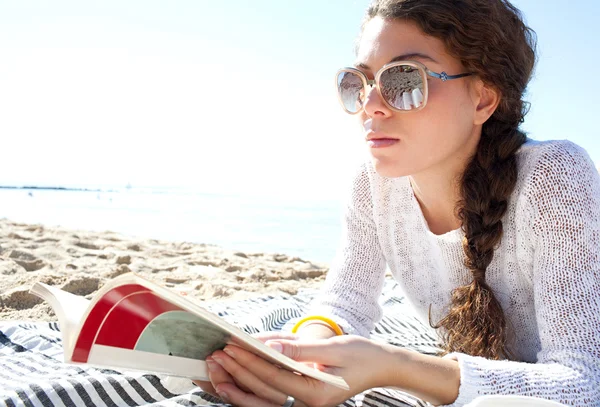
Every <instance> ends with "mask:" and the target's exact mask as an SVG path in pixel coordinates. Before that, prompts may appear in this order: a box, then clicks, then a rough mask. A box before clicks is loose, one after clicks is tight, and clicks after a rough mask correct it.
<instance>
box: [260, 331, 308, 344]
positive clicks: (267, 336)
mask: <svg viewBox="0 0 600 407" xmlns="http://www.w3.org/2000/svg"><path fill="white" fill-rule="evenodd" d="M252 337H254V338H256V339H258V340H259V341H261V342H263V343H264V342H266V341H270V340H274V339H287V340H291V341H293V340H297V339H298V335H296V334H292V333H288V332H259V333H257V334H254V335H252Z"/></svg>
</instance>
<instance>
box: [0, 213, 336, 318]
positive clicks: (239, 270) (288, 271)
mask: <svg viewBox="0 0 600 407" xmlns="http://www.w3.org/2000/svg"><path fill="white" fill-rule="evenodd" d="M327 270H328V266H327V265H326V264H323V263H316V262H311V261H309V260H306V259H300V258H298V257H292V256H287V255H285V254H277V253H242V252H236V251H233V250H227V249H225V248H221V247H218V246H214V245H210V244H198V243H189V242H169V241H160V240H155V239H145V238H139V237H131V236H125V235H122V234H119V233H114V232H110V231H106V232H92V231H83V230H69V229H64V228H61V227H47V226H43V225H30V224H23V223H17V222H13V221H10V220H7V219H0V320H31V321H33V320H37V321H40V320H45V321H52V320H56V317H55V315H54V313H53V311H52V309H51V308H50V306H49V305H47V304H46V303H44V302H42V300H40V299H39V298H37V297H36V296H33V295H31V294H29V292H28V291H29V288H30V287H31V286H32V285H33V283H34V282H36V281H41V282H44V283H46V284H51V285H56V286H58V287H59V288H61V289H63V290H66V291H69V292H71V293H74V294H78V295H82V296H85V297H86V298H90V297H91V296H92V295H93V293H94V292H96V291H97V290H98V289H99V288H100V287H102V285H103V284H104V283H105V282H106V281H107V280H109V279H111V278H114V277H116V276H118V275H120V274H123V273H127V272H135V273H138V274H139V275H141V276H143V277H145V278H148V279H150V280H152V281H155V282H158V283H160V284H163V285H165V286H167V287H170V288H171V289H173V290H175V291H177V292H180V293H182V294H184V295H186V296H188V298H194V299H197V300H198V301H207V300H209V301H214V300H219V301H230V300H240V299H244V298H250V297H252V296H259V295H263V294H278V293H287V294H296V293H297V292H298V291H299V290H301V289H303V288H318V287H319V286H321V284H322V283H323V281H324V278H325V274H326V272H327Z"/></svg>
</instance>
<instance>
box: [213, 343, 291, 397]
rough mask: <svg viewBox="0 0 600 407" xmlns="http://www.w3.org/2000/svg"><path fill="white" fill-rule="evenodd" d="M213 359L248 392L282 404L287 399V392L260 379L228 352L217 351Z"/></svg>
mask: <svg viewBox="0 0 600 407" xmlns="http://www.w3.org/2000/svg"><path fill="white" fill-rule="evenodd" d="M226 349H227V348H226ZM213 359H214V360H215V361H216V362H217V363H219V364H220V365H221V366H222V367H223V369H225V370H226V371H227V372H228V373H229V374H230V375H231V376H232V377H233V378H235V381H236V383H239V384H240V385H241V386H244V388H246V389H248V393H253V394H255V395H256V396H258V397H259V398H261V399H265V400H269V401H271V402H273V403H275V404H279V405H282V404H283V403H285V401H286V400H287V395H286V394H284V393H282V392H280V391H279V390H276V389H275V388H273V387H271V386H270V385H269V384H267V382H265V381H262V380H260V379H259V378H258V377H256V375H254V374H253V373H251V372H250V371H249V370H248V369H246V368H245V367H244V366H241V365H240V364H239V363H237V362H236V361H235V360H234V359H233V358H231V357H230V356H229V355H228V354H227V353H226V352H221V351H218V352H215V353H214V354H213ZM236 387H237V386H236ZM242 392H243V391H242Z"/></svg>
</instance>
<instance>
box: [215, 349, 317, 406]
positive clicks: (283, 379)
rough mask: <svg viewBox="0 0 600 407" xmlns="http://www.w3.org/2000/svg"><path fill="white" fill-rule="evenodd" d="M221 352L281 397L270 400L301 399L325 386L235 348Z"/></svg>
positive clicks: (236, 375)
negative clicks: (290, 397) (288, 396)
mask: <svg viewBox="0 0 600 407" xmlns="http://www.w3.org/2000/svg"><path fill="white" fill-rule="evenodd" d="M223 351H224V352H226V353H227V354H228V355H230V356H231V357H230V359H231V360H234V359H235V362H236V365H238V366H239V368H240V369H244V370H246V371H247V372H248V373H249V374H250V375H252V377H255V378H257V379H258V380H259V381H260V382H261V383H268V384H269V387H270V388H272V389H275V390H276V391H277V392H278V393H279V394H280V395H281V398H280V399H273V398H270V400H277V401H280V400H282V401H283V402H285V400H286V399H287V397H286V395H291V396H294V397H296V398H303V397H302V396H306V395H307V394H313V393H314V392H315V391H320V390H322V389H321V387H323V386H326V385H325V383H323V382H321V381H319V380H316V379H313V378H310V377H308V376H302V375H299V374H296V373H293V372H290V371H288V370H285V369H282V368H280V367H278V366H276V365H274V364H272V363H270V362H267V361H266V360H264V359H262V358H260V357H258V356H256V355H254V354H253V353H251V352H248V351H246V350H244V349H242V348H239V347H237V346H226V347H225V349H223ZM225 369H226V370H227V371H228V372H229V373H231V374H232V375H233V376H234V377H238V374H237V373H234V372H232V371H230V370H229V367H227V366H225ZM281 404H283V403H281Z"/></svg>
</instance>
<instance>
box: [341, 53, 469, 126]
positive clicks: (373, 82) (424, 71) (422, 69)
mask: <svg viewBox="0 0 600 407" xmlns="http://www.w3.org/2000/svg"><path fill="white" fill-rule="evenodd" d="M407 65H408V66H410V67H413V68H416V69H417V70H418V71H419V74H420V75H421V78H422V79H423V103H421V105H420V106H419V107H416V108H414V109H410V110H403V109H397V108H395V107H394V106H392V105H391V104H390V103H388V101H387V100H386V99H385V98H384V97H383V94H382V93H381V86H380V82H379V81H380V78H381V75H382V74H383V73H384V72H385V71H387V70H388V69H390V68H394V67H396V66H407ZM342 72H351V73H354V74H356V75H358V77H359V78H360V79H361V81H362V83H363V89H364V90H365V99H366V95H367V87H368V86H371V87H373V86H375V87H376V88H377V92H378V93H379V97H380V98H381V100H383V103H385V105H386V106H387V107H388V108H390V109H391V110H392V111H394V112H398V113H411V112H418V111H419V110H421V109H423V108H424V107H425V105H426V104H427V99H428V96H429V86H428V82H427V76H431V77H433V78H438V79H441V80H442V82H446V81H448V80H452V79H459V78H464V77H465V76H470V75H473V74H472V73H470V72H468V73H461V74H458V75H448V74H447V73H446V72H444V71H442V72H440V73H437V72H433V71H431V70H429V69H428V68H427V67H426V66H425V65H423V64H422V63H420V62H418V61H397V62H391V63H389V64H385V65H384V66H383V67H381V69H380V70H379V71H377V73H376V74H375V79H367V75H365V73H364V72H362V71H361V70H359V69H356V68H354V67H346V68H342V69H340V70H338V71H337V72H336V74H335V86H336V89H337V96H338V101H339V102H340V104H341V105H342V108H343V109H344V111H345V112H346V113H348V114H351V115H355V114H358V113H360V112H361V111H362V110H363V109H364V108H365V106H364V101H363V102H362V106H361V108H360V109H358V110H357V111H356V112H351V111H349V110H348V109H346V106H345V105H344V101H343V100H342V94H341V92H340V86H339V83H338V78H339V76H340V74H341V73H342Z"/></svg>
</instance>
